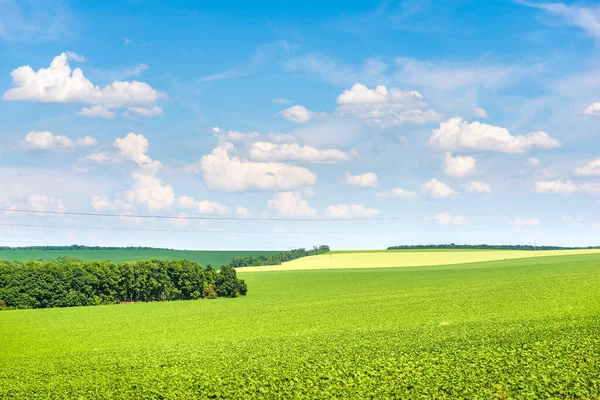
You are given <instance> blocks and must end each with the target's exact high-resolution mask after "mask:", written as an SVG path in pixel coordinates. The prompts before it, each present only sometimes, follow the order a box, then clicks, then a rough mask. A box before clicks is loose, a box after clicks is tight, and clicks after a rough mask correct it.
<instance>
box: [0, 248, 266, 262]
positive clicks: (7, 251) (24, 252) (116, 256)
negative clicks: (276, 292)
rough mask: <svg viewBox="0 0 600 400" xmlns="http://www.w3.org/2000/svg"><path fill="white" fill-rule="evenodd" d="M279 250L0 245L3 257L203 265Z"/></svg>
mask: <svg viewBox="0 0 600 400" xmlns="http://www.w3.org/2000/svg"><path fill="white" fill-rule="evenodd" d="M272 253H276V251H231V250H223V251H215V250H170V249H156V248H146V247H144V248H139V249H138V248H135V247H88V246H36V247H18V248H17V247H4V248H0V260H13V261H27V260H55V259H56V258H57V257H63V256H70V257H75V258H78V259H80V260H82V261H96V260H106V261H112V262H124V261H137V260H182V259H186V260H191V261H196V262H199V263H200V264H202V265H208V264H213V265H217V266H218V265H223V264H229V262H230V261H231V259H232V258H233V257H240V256H261V255H265V254H272Z"/></svg>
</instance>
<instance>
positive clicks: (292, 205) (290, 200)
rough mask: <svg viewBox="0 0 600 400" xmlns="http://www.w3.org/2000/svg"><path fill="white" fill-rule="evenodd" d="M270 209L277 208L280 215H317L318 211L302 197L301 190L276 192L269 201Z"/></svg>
mask: <svg viewBox="0 0 600 400" xmlns="http://www.w3.org/2000/svg"><path fill="white" fill-rule="evenodd" d="M267 206H268V207H269V209H275V210H276V212H277V215H278V216H280V217H316V216H317V211H316V210H315V209H314V208H312V207H311V206H310V205H309V204H308V201H306V200H304V199H303V198H302V193H301V192H299V191H293V192H291V191H288V192H279V193H275V195H274V196H273V199H272V200H269V201H268V202H267Z"/></svg>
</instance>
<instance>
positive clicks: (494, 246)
mask: <svg viewBox="0 0 600 400" xmlns="http://www.w3.org/2000/svg"><path fill="white" fill-rule="evenodd" d="M387 249H388V250H417V249H419V250H420V249H422V250H429V249H475V250H532V251H533V250H581V249H600V246H587V247H563V246H532V245H529V244H509V245H504V244H500V245H498V244H454V243H450V244H422V245H421V244H420V245H400V246H390V247H388V248H387Z"/></svg>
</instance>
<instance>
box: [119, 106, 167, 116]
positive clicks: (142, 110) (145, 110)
mask: <svg viewBox="0 0 600 400" xmlns="http://www.w3.org/2000/svg"><path fill="white" fill-rule="evenodd" d="M157 115H163V110H162V108H160V107H159V106H153V107H128V108H127V110H125V111H123V113H122V114H121V116H123V117H135V116H138V117H155V116H157Z"/></svg>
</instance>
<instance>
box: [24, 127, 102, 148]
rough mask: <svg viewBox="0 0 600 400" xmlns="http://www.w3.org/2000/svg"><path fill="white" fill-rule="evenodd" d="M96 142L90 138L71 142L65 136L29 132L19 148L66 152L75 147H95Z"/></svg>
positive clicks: (71, 140) (45, 132)
mask: <svg viewBox="0 0 600 400" xmlns="http://www.w3.org/2000/svg"><path fill="white" fill-rule="evenodd" d="M97 144H98V141H97V140H96V139H94V138H93V137H91V136H84V137H82V138H79V139H76V140H73V139H71V138H69V137H67V136H63V135H54V134H52V133H51V132H48V131H41V132H37V131H31V132H29V133H28V134H27V135H26V136H25V139H24V140H23V142H22V143H21V146H22V147H23V148H24V149H28V150H47V151H66V150H73V149H75V148H77V147H92V146H96V145H97Z"/></svg>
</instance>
